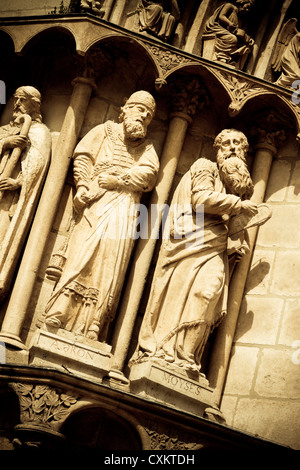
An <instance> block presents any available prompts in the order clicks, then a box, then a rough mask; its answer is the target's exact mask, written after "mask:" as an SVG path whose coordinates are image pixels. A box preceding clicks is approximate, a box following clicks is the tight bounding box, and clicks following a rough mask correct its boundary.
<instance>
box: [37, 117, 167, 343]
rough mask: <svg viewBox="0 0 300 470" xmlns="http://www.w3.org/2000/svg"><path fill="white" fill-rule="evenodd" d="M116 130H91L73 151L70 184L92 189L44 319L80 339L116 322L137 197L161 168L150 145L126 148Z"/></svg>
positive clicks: (111, 126) (105, 126)
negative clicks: (113, 183)
mask: <svg viewBox="0 0 300 470" xmlns="http://www.w3.org/2000/svg"><path fill="white" fill-rule="evenodd" d="M120 126H122V124H115V123H113V122H110V121H108V122H107V123H106V124H101V125H99V126H97V127H95V128H94V129H92V130H91V131H90V132H89V133H88V134H87V135H86V136H85V137H84V138H83V139H82V140H81V142H80V143H79V144H78V145H77V147H76V149H75V153H74V179H75V182H76V186H77V187H78V186H80V185H86V186H87V187H89V188H90V191H89V202H88V204H87V206H86V207H85V208H84V210H83V213H82V214H81V217H80V218H79V220H77V221H76V224H75V228H74V230H73V233H72V235H71V238H70V241H69V246H68V251H67V254H66V256H67V261H66V265H65V268H64V271H63V274H62V277H61V279H60V281H59V282H58V284H57V287H56V290H55V292H54V294H53V295H52V297H51V299H50V301H49V302H48V305H47V308H46V319H51V318H52V319H53V318H55V319H57V320H58V321H59V322H61V324H62V327H63V328H65V329H68V330H71V331H75V332H78V333H81V334H84V335H86V334H88V333H89V331H96V332H98V330H99V331H100V336H99V340H100V341H105V339H106V334H107V328H108V326H109V324H110V322H111V320H112V319H113V318H114V314H115V310H116V307H117V303H118V299H119V296H120V291H121V288H122V284H123V281H124V277H125V273H126V268H127V265H128V262H129V258H130V254H131V251H132V248H133V244H134V236H135V231H136V230H135V229H136V218H137V214H138V207H139V202H140V198H141V195H142V193H143V192H145V191H150V190H151V189H152V188H153V186H154V184H155V181H156V178H157V173H158V168H159V162H158V158H157V155H156V152H155V150H154V147H153V145H152V143H150V142H149V141H148V140H143V141H142V142H141V143H137V144H134V143H133V144H132V145H130V147H126V146H125V144H124V142H123V140H122V139H121V137H120V136H119V131H120ZM100 174H111V175H115V176H117V177H118V178H119V182H120V185H119V188H118V189H114V190H105V189H103V188H101V187H100V186H99V184H98V176H99V175H100Z"/></svg>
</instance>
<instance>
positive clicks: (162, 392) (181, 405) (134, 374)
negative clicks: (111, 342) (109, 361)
mask: <svg viewBox="0 0 300 470" xmlns="http://www.w3.org/2000/svg"><path fill="white" fill-rule="evenodd" d="M166 364H167V363H166V362H165V361H164V362H161V361H159V360H157V359H149V360H145V361H143V362H140V363H137V364H133V365H132V366H131V369H130V375H129V380H130V390H131V391H132V392H133V393H135V394H136V395H140V396H142V397H148V398H150V399H152V400H156V401H158V402H160V403H166V404H168V405H169V406H170V405H171V406H174V407H176V408H177V409H180V410H182V411H187V412H189V413H193V414H195V415H197V416H204V415H205V410H206V409H207V408H210V407H213V403H214V389H213V388H211V387H210V386H209V383H208V380H207V379H206V378H205V377H204V376H201V375H199V374H197V373H192V372H191V373H189V372H187V371H185V370H184V369H182V371H180V370H178V367H174V366H172V365H171V364H168V365H166Z"/></svg>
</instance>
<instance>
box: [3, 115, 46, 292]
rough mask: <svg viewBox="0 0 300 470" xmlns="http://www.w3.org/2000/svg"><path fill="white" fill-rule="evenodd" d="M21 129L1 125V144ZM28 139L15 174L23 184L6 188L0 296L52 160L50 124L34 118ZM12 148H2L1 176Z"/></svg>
mask: <svg viewBox="0 0 300 470" xmlns="http://www.w3.org/2000/svg"><path fill="white" fill-rule="evenodd" d="M19 133H20V127H18V126H14V125H10V124H8V125H7V126H3V127H1V128H0V145H1V141H2V139H4V138H5V137H8V136H12V135H18V134H19ZM28 139H29V145H28V146H27V147H26V148H25V149H24V150H23V152H22V154H21V157H20V159H19V161H18V162H17V165H16V167H15V169H14V172H13V174H12V176H11V177H12V178H17V177H18V176H19V175H20V173H21V179H22V186H21V188H19V189H17V190H13V191H9V190H6V191H5V192H4V196H3V198H2V200H1V202H0V297H4V296H5V295H6V293H7V290H8V288H9V285H10V282H11V278H12V276H13V273H14V270H15V267H16V263H17V261H18V257H19V255H20V252H21V249H22V247H23V244H24V241H25V240H26V235H27V233H28V229H29V227H30V223H31V221H32V217H33V213H34V210H35V208H36V205H37V201H38V197H39V195H40V191H41V188H42V184H43V181H44V178H45V175H46V172H47V169H48V164H49V161H50V154H51V134H50V131H49V129H48V128H47V126H45V125H44V124H42V123H39V122H36V121H33V122H32V123H31V127H30V130H29V133H28ZM11 152H12V149H9V150H7V151H2V149H1V150H0V155H1V161H0V176H1V174H2V173H3V171H4V169H5V166H6V164H7V161H8V159H9V157H10V155H11Z"/></svg>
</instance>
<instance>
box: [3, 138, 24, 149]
mask: <svg viewBox="0 0 300 470" xmlns="http://www.w3.org/2000/svg"><path fill="white" fill-rule="evenodd" d="M27 144H28V138H27V137H25V136H23V135H10V136H8V137H6V138H5V139H4V142H3V149H4V150H6V149H12V148H15V147H19V148H21V149H24V148H25V147H26V145H27Z"/></svg>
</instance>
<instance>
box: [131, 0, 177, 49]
mask: <svg viewBox="0 0 300 470" xmlns="http://www.w3.org/2000/svg"><path fill="white" fill-rule="evenodd" d="M137 11H138V14H139V30H140V31H146V32H147V33H149V34H152V35H154V36H156V37H157V38H158V39H161V40H162V41H168V39H169V38H170V36H171V34H172V31H173V28H174V25H175V23H176V21H178V20H179V18H180V11H179V8H178V4H177V1H176V0H160V1H147V0H140V2H139V4H138V8H137Z"/></svg>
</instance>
